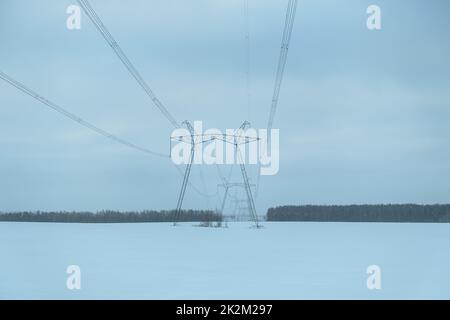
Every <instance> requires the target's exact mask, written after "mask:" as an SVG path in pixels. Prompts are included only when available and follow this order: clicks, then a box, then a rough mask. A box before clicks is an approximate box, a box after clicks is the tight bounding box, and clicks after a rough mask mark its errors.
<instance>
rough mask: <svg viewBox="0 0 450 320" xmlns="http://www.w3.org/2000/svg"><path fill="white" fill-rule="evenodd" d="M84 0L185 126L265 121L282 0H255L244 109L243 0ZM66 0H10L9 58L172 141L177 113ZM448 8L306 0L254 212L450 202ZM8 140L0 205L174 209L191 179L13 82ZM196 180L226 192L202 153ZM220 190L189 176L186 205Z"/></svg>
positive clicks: (442, 1) (49, 88) (44, 82)
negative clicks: (372, 26) (75, 24)
mask: <svg viewBox="0 0 450 320" xmlns="http://www.w3.org/2000/svg"><path fill="white" fill-rule="evenodd" d="M90 2H91V5H92V6H93V7H94V9H95V10H96V11H97V13H98V14H99V16H100V17H101V18H102V20H103V22H104V23H105V25H106V26H107V27H108V28H109V30H110V31H111V33H112V34H113V35H114V37H115V38H116V40H117V41H118V42H119V44H120V45H121V46H122V48H123V49H124V51H125V52H126V53H127V55H128V56H129V58H130V60H131V61H132V62H133V63H134V64H135V66H136V68H137V69H138V70H139V71H140V72H141V74H142V76H143V77H144V78H145V79H146V81H147V82H148V83H149V85H150V86H151V88H152V89H153V90H154V92H155V93H156V95H157V96H158V97H159V99H160V100H161V101H162V102H163V103H164V104H165V105H166V107H167V108H168V109H169V110H170V112H171V113H172V114H173V115H174V117H175V118H176V119H177V120H178V121H179V122H181V121H182V120H185V119H189V120H191V121H193V120H202V121H203V123H204V126H205V127H207V128H212V127H214V128H219V129H223V130H224V129H226V128H236V127H238V126H239V125H240V124H241V123H242V122H243V121H244V120H249V121H250V122H251V123H252V126H253V127H255V128H264V127H265V126H266V122H267V117H268V114H269V108H270V102H271V96H272V90H273V82H274V76H275V71H276V64H277V60H278V54H279V48H280V41H281V34H282V30H283V24H284V15H285V10H286V5H287V0H266V1H261V0H250V4H249V25H250V95H251V103H250V108H248V107H247V102H246V94H247V90H246V74H245V69H246V59H245V57H246V51H245V43H246V42H245V15H244V1H243V0H215V1H211V0H197V1H181V0H177V1H175V0H145V1H144V0H132V1H119V0H108V1H106V0H91V1H90ZM72 3H76V2H75V1H59V0H58V1H56V0H53V1H52V0H47V1H31V0H29V1H25V0H1V1H0V40H1V50H0V70H2V71H3V72H5V73H7V74H9V75H10V76H12V77H14V78H15V79H17V80H19V81H21V82H23V83H24V84H26V85H27V86H29V87H30V88H32V89H34V90H35V91H37V92H38V93H40V94H41V95H43V96H45V97H46V98H48V99H49V100H52V101H54V102H56V103H58V104H59V105H61V106H63V107H64V108H66V109H68V110H69V111H71V112H74V113H76V114H77V115H79V116H81V117H83V118H84V119H86V120H88V121H90V122H92V123H94V124H96V125H97V126H99V127H101V128H103V129H105V130H108V131H110V132H112V133H114V134H117V135H118V136H121V137H123V138H125V139H128V140H130V141H132V142H134V143H136V144H139V145H142V146H144V147H147V148H150V149H152V150H156V151H159V152H164V153H167V152H168V150H169V136H170V133H171V131H172V128H171V126H170V124H169V122H167V120H166V119H165V118H164V117H163V116H162V115H161V114H160V113H159V111H158V110H157V109H156V108H155V107H154V106H153V105H152V104H151V102H150V101H149V100H148V98H147V97H146V96H145V94H144V93H143V91H142V90H141V89H140V88H139V87H138V85H137V84H136V82H134V80H133V79H132V78H131V77H130V75H129V74H128V73H127V71H126V69H125V68H124V67H123V65H122V64H121V63H120V61H119V60H118V58H117V57H116V56H115V55H114V53H113V51H112V50H111V48H110V47H109V46H108V45H107V44H106V43H105V41H104V40H103V38H102V37H101V35H100V34H99V33H98V32H97V30H96V29H95V27H94V26H93V25H92V23H91V22H90V21H89V20H88V18H87V17H86V16H85V15H84V14H83V15H82V21H81V30H73V31H70V30H68V29H67V28H66V19H67V14H66V8H67V6H69V5H70V4H72ZM370 4H377V5H379V6H380V7H381V14H382V30H379V31H369V30H368V29H367V28H366V18H367V14H366V8H367V7H368V6H369V5H370ZM449 9H450V3H449V2H448V1H446V0H433V1H425V0H420V1H419V0H396V1H381V0H371V1H365V0H322V1H317V0H300V1H299V5H298V10H297V16H296V21H295V25H294V30H293V35H292V41H291V47H290V51H289V56H288V62H287V67H286V72H285V78H284V82H283V86H282V89H281V95H280V101H279V108H278V112H277V115H276V118H275V123H274V127H275V128H279V129H280V140H281V150H280V161H281V164H280V170H279V173H278V174H277V175H275V176H265V177H263V178H262V179H261V189H260V193H259V195H258V198H257V200H256V202H257V208H258V212H259V213H260V214H264V213H265V210H266V209H267V208H268V207H270V206H276V205H286V204H353V203H405V202H407V203H449V202H450V131H449V130H450V90H449V87H450V63H449V57H450V42H449V33H450V19H448V12H449ZM0 146H1V149H0V150H1V151H0V155H1V157H0V195H1V196H0V211H11V210H12V211H15V210H100V209H120V210H135V209H170V208H174V207H175V205H176V200H177V196H178V192H179V188H180V185H181V177H180V175H179V173H178V172H177V171H176V170H175V168H174V166H173V164H171V163H170V160H168V159H162V158H157V157H152V156H149V155H146V154H143V153H139V152H137V151H134V150H132V149H127V148H126V147H124V146H122V145H119V144H116V143H114V142H112V141H109V140H107V139H105V138H104V137H102V136H98V135H96V134H95V133H92V132H90V131H88V130H87V129H86V128H84V127H81V126H79V125H77V124H76V123H73V122H71V121H70V120H68V119H66V118H64V117H62V116H61V115H60V114H58V113H56V112H54V111H52V110H50V109H48V108H47V107H45V106H44V105H42V104H40V103H39V102H38V101H36V100H34V99H32V98H30V97H29V96H26V95H24V94H23V93H22V92H20V91H18V90H17V89H15V88H14V87H11V86H10V85H9V84H7V83H5V82H3V81H1V82H0ZM248 169H249V171H250V175H251V178H252V181H253V182H254V181H255V180H256V175H255V172H256V168H255V167H254V166H253V167H249V168H248ZM232 170H233V171H232V176H233V180H234V181H239V179H240V177H239V168H238V167H235V168H233V169H232ZM221 171H222V174H224V175H225V174H228V172H229V171H230V167H229V166H227V167H221ZM202 176H203V178H204V179H203V180H204V184H205V186H204V185H203V183H202V179H201V177H202ZM192 181H193V183H194V184H195V185H196V187H197V188H198V189H200V190H201V191H203V192H205V193H208V194H212V195H215V194H216V193H217V184H218V183H220V181H219V178H218V172H217V168H216V167H214V166H203V167H202V168H200V167H199V166H194V167H193V170H192ZM220 196H221V193H220V192H219V193H218V194H217V195H215V196H213V197H210V198H205V197H202V196H200V195H199V194H198V193H196V192H195V191H193V190H192V188H189V189H188V191H187V194H186V199H185V207H186V208H204V209H208V208H215V207H217V206H219V203H220ZM236 196H237V197H240V194H237V195H236ZM231 209H232V208H231V207H229V208H228V211H229V210H231Z"/></svg>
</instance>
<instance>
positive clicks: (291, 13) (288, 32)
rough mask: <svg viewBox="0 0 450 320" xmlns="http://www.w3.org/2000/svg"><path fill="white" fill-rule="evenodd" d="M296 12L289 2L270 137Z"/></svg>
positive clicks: (268, 131)
mask: <svg viewBox="0 0 450 320" xmlns="http://www.w3.org/2000/svg"><path fill="white" fill-rule="evenodd" d="M296 11H297V0H289V3H288V7H287V10H286V19H285V22H284V30H283V37H282V40H281V49H280V56H279V58H278V67H277V73H276V76H275V84H274V89H273V95H272V103H271V106H270V112H269V119H268V121H267V133H268V134H269V135H270V130H271V129H272V126H273V121H274V119H275V113H276V111H277V106H278V98H279V96H280V89H281V83H282V81H283V75H284V69H285V67H286V60H287V55H288V51H289V44H290V41H291V35H292V28H293V26H294V21H295V13H296ZM269 141H270V138H269ZM269 143H270V142H269ZM259 167H261V165H259ZM258 171H259V170H258ZM260 177H261V174H260V172H258V179H257V183H256V195H257V194H258V190H259V183H260Z"/></svg>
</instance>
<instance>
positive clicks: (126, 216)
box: [0, 210, 222, 223]
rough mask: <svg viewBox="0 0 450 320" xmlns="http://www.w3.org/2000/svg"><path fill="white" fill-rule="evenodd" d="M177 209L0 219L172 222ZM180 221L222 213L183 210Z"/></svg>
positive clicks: (4, 215) (3, 215) (2, 217)
mask: <svg viewBox="0 0 450 320" xmlns="http://www.w3.org/2000/svg"><path fill="white" fill-rule="evenodd" d="M174 219H175V210H162V211H156V210H145V211H125V212H123V211H112V210H103V211H98V212H88V211H76V212H75V211H73V212H67V211H50V212H42V211H35V212H31V211H24V212H0V221H11V222H63V223H133V222H172V221H174ZM178 221H179V222H216V221H222V215H221V214H219V213H216V212H214V211H210V210H182V211H181V213H180V216H179V218H178Z"/></svg>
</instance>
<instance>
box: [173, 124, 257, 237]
mask: <svg viewBox="0 0 450 320" xmlns="http://www.w3.org/2000/svg"><path fill="white" fill-rule="evenodd" d="M182 124H184V125H185V126H186V127H187V129H188V131H189V135H188V136H186V135H184V136H178V137H170V138H171V141H172V140H176V141H179V142H184V143H189V144H190V145H191V151H190V155H189V162H188V163H187V165H186V170H185V172H184V176H183V183H182V184H181V190H180V194H179V196H178V201H177V208H176V211H175V218H174V222H173V225H174V226H176V225H177V222H178V221H179V218H180V215H181V207H182V205H183V200H184V195H185V193H186V187H187V185H188V183H189V175H190V172H191V167H192V163H193V162H194V156H195V146H196V145H197V144H201V143H205V142H210V141H214V140H221V141H223V142H226V143H231V144H233V145H234V146H235V152H236V154H237V158H238V162H239V165H240V168H241V174H242V179H243V183H242V185H243V186H244V189H245V192H246V195H247V203H248V208H249V213H250V216H251V217H252V219H253V221H254V222H255V226H256V227H257V228H259V227H260V225H259V223H258V216H257V215H256V209H255V203H254V201H253V195H252V190H251V188H250V183H249V179H248V176H247V171H246V170H245V165H244V159H242V154H241V151H240V149H239V146H240V145H241V144H247V143H249V142H253V141H258V140H259V138H255V137H248V136H243V132H244V131H245V130H246V129H247V128H248V126H249V125H250V123H249V122H248V121H244V123H243V124H242V125H241V126H240V127H239V129H237V130H235V132H234V133H233V134H232V135H230V134H204V133H200V134H197V133H196V132H195V131H194V128H193V127H192V125H191V123H190V122H189V121H187V120H185V121H183V123H182ZM222 211H223V208H222Z"/></svg>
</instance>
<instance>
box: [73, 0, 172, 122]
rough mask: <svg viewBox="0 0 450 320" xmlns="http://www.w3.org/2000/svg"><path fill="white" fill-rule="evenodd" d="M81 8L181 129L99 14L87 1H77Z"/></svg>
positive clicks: (148, 93)
mask: <svg viewBox="0 0 450 320" xmlns="http://www.w3.org/2000/svg"><path fill="white" fill-rule="evenodd" d="M77 1H78V3H79V4H80V6H81V7H82V8H83V10H84V12H85V13H86V15H87V16H88V17H89V19H90V20H91V21H92V23H93V24H94V25H95V27H96V28H97V29H98V31H99V32H100V33H101V35H102V36H103V38H104V39H105V40H106V42H107V43H108V44H109V46H110V47H111V48H112V49H113V51H114V52H115V54H116V55H117V57H118V58H119V59H120V61H122V63H123V64H124V66H125V67H126V68H127V70H128V71H129V72H130V74H131V75H132V76H133V78H134V79H135V80H136V81H137V83H138V84H139V86H140V87H141V88H142V89H143V90H144V91H145V93H146V94H147V95H148V96H149V98H150V99H151V100H152V102H153V103H154V105H155V106H156V107H157V108H158V109H159V111H161V113H162V114H163V115H164V117H166V119H167V120H168V121H169V122H170V123H171V124H172V125H173V126H174V127H175V128H179V127H180V126H179V124H178V123H177V121H176V120H175V118H174V117H173V116H172V115H171V114H170V112H169V111H168V110H167V109H166V107H165V106H164V105H163V104H162V102H161V101H160V100H159V99H158V98H157V97H156V95H155V94H154V93H153V91H152V90H151V89H150V87H149V86H148V84H147V83H146V82H145V80H144V79H143V78H142V77H141V75H140V74H139V72H138V71H137V69H136V68H135V67H134V65H133V64H132V63H131V62H130V60H129V59H128V57H127V56H126V55H125V53H124V52H123V50H122V48H121V47H120V46H119V44H118V43H117V41H116V40H115V39H114V38H113V36H112V35H111V33H110V32H109V31H108V29H107V28H106V26H105V25H104V24H103V22H102V20H101V19H100V17H99V16H98V15H97V13H96V12H95V11H94V9H93V8H92V6H91V5H90V4H89V2H88V1H87V0H77Z"/></svg>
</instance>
